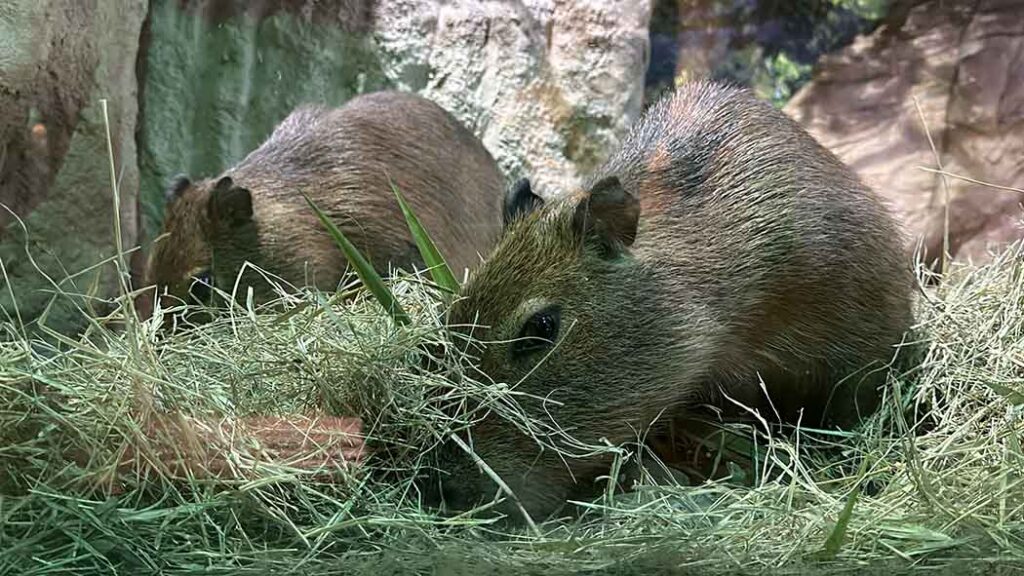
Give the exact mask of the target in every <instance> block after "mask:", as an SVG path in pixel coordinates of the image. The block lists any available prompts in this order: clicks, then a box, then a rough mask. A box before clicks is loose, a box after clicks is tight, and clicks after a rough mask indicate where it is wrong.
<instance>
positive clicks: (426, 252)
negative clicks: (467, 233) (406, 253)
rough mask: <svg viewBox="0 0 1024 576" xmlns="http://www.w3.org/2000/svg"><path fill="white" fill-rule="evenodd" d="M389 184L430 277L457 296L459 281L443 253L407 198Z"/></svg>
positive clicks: (390, 182) (393, 184)
mask: <svg viewBox="0 0 1024 576" xmlns="http://www.w3.org/2000/svg"><path fill="white" fill-rule="evenodd" d="M388 184H390V185H391V190H392V191H394V193H395V198H398V205H399V206H401V207H402V214H404V215H405V222H406V224H408V225H409V232H411V233H412V238H413V240H414V241H415V242H416V247H417V248H418V249H419V251H420V256H421V257H422V258H423V263H424V264H426V265H427V267H428V268H430V277H431V278H433V279H434V283H435V284H437V285H438V286H440V287H441V288H442V289H444V290H447V291H448V292H451V293H452V294H455V293H457V292H458V291H459V281H458V280H456V279H455V275H454V274H452V269H451V268H450V267H449V266H448V263H447V262H445V259H444V257H443V256H441V252H440V251H438V249H437V246H436V245H435V244H434V241H433V240H431V239H430V235H429V234H427V231H426V229H424V228H423V225H422V224H420V221H419V219H418V218H416V215H415V214H413V211H412V208H410V207H409V205H408V204H407V203H406V202H405V198H403V197H402V193H401V192H400V191H399V190H398V187H397V186H395V183H394V182H392V181H391V178H388Z"/></svg>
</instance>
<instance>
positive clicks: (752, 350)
mask: <svg viewBox="0 0 1024 576" xmlns="http://www.w3.org/2000/svg"><path fill="white" fill-rule="evenodd" d="M512 204H514V202H513V203H512ZM524 213H525V215H521V216H520V217H518V218H516V219H513V220H512V221H511V223H510V225H509V226H508V228H507V229H506V232H505V233H504V235H503V237H502V239H501V240H500V241H499V244H498V246H497V247H496V249H495V250H494V252H493V253H492V254H491V255H490V256H489V257H488V259H487V260H486V262H485V263H484V264H483V265H482V266H481V267H480V268H479V269H478V270H477V271H476V272H475V273H474V274H473V275H472V276H471V278H470V280H469V281H468V282H467V283H466V284H465V285H464V286H463V290H462V296H463V298H462V299H460V300H458V301H457V302H456V303H455V304H454V305H453V306H452V308H451V310H450V312H449V316H448V322H449V325H450V326H452V328H453V329H454V330H455V331H456V332H459V333H467V332H472V335H473V336H474V337H475V338H476V339H479V340H481V341H483V342H484V344H483V345H482V348H481V351H480V369H481V371H482V373H484V374H486V376H487V377H488V378H490V379H493V380H494V381H496V382H505V383H508V384H509V385H510V386H513V387H514V389H515V390H516V391H517V392H519V393H521V394H522V395H520V396H518V401H519V402H520V403H521V404H522V406H523V408H524V409H525V410H526V411H527V413H528V414H529V415H530V416H531V417H533V418H537V419H539V420H540V421H542V422H544V421H550V419H553V420H554V422H556V423H557V427H558V428H561V429H564V430H565V431H567V432H569V433H570V434H572V435H573V436H574V437H575V438H577V439H579V440H582V441H584V442H590V443H600V441H601V439H602V438H604V439H607V440H608V441H610V442H612V443H621V442H626V441H630V440H633V439H635V438H636V437H637V434H638V432H640V431H642V430H644V429H645V428H647V427H649V426H650V425H651V424H652V422H653V421H655V420H656V419H658V418H662V419H666V418H669V419H670V418H672V417H674V416H678V415H680V414H685V413H686V411H687V410H689V409H691V408H693V407H694V406H695V405H696V404H698V403H703V402H711V403H717V404H719V405H721V406H724V407H729V406H732V403H731V402H729V401H727V400H725V399H724V396H725V395H728V396H729V397H730V398H733V399H735V400H737V401H740V402H743V403H745V404H747V405H748V406H752V407H755V408H757V409H759V410H760V411H761V413H762V414H763V415H764V416H765V417H766V418H767V419H769V420H775V417H774V414H775V411H774V409H777V410H778V412H779V414H780V415H781V417H782V419H783V420H785V421H789V422H795V421H798V420H799V421H800V422H802V423H803V424H805V425H819V424H825V425H832V424H839V425H844V426H846V425H850V424H853V423H855V422H856V421H857V420H858V419H859V418H860V417H861V416H863V415H864V414H866V413H868V412H870V411H872V410H873V409H874V408H875V406H876V403H877V388H878V386H879V385H880V384H882V383H883V382H884V381H885V372H886V370H885V368H886V365H887V364H888V363H889V362H890V360H891V359H892V358H893V357H894V354H895V353H896V348H895V345H897V344H898V343H899V342H900V341H901V338H902V337H903V335H904V333H905V331H906V330H907V329H908V328H909V327H910V324H911V321H912V319H911V287H912V275H911V271H910V269H909V266H907V265H906V264H905V263H904V259H903V258H902V252H901V246H902V245H903V244H902V239H901V236H900V232H899V230H898V229H897V226H896V224H895V222H894V220H893V218H892V217H891V216H890V215H889V213H888V212H887V210H886V209H885V208H884V206H883V205H882V204H881V203H880V201H879V200H878V198H877V197H876V195H875V194H874V193H873V192H871V191H870V190H868V189H867V188H866V187H865V186H864V185H863V184H862V183H861V182H860V181H859V180H858V178H857V177H856V176H855V175H854V174H853V172H852V171H851V170H850V169H848V168H847V167H846V166H844V165H843V164H842V163H841V162H840V161H839V160H837V159H836V158H835V157H834V156H833V155H832V154H831V153H829V152H828V151H827V150H825V149H824V148H823V147H822V146H820V145H819V144H818V143H817V142H816V141H815V140H814V139H813V138H812V137H810V136H809V135H808V134H807V133H805V132H804V131H803V130H802V129H800V128H799V127H798V126H797V125H796V124H795V123H794V122H792V121H791V120H790V119H789V118H787V117H786V116H785V115H783V114H782V113H781V112H780V111H778V110H776V109H775V108H773V107H772V106H770V105H769V104H767V103H765V102H762V101H759V100H757V99H755V98H754V97H752V96H751V95H749V94H748V93H747V92H745V91H741V90H737V89H733V88H727V87H724V86H720V85H717V84H714V83H710V82H696V83H690V84H687V85H684V86H682V87H680V88H679V89H678V90H677V91H676V92H675V94H674V95H672V96H670V97H668V98H666V99H664V100H663V101H661V102H660V103H658V104H656V105H655V106H653V107H652V108H651V109H650V111H649V112H648V113H647V114H646V115H645V117H644V118H643V119H642V120H641V121H640V122H639V123H638V124H637V125H636V126H635V127H634V128H633V129H632V130H631V132H630V134H629V135H628V137H627V138H626V139H625V141H624V143H623V144H622V146H621V149H620V150H619V151H618V152H616V153H614V154H613V155H612V157H611V158H610V159H609V160H608V161H607V162H606V163H605V164H604V166H603V167H601V168H600V169H598V170H597V172H596V173H595V174H593V176H592V177H591V178H590V179H589V181H588V182H587V183H586V185H585V186H584V187H583V188H582V190H580V191H578V192H576V193H574V194H568V195H566V196H565V197H563V199H561V200H560V201H556V202H554V203H549V204H545V205H543V206H541V207H540V208H537V209H534V210H532V211H531V210H524ZM634 238H635V241H634ZM552 310H557V314H558V316H559V317H560V323H559V326H560V328H559V329H558V332H557V335H556V337H555V338H554V343H553V344H551V345H549V346H547V347H541V348H539V349H537V350H536V351H533V352H529V353H521V352H517V351H516V350H517V349H516V348H515V346H516V345H517V344H516V339H517V336H521V335H523V334H524V330H526V328H529V327H530V326H533V327H536V326H541V325H542V324H543V322H542V321H541V320H538V319H539V318H542V317H546V318H547V320H545V322H547V324H546V325H547V326H550V325H551V324H550V318H551V317H552V313H551V312H550V311H552ZM761 379H763V381H764V383H765V386H766V389H767V391H768V394H769V397H770V399H771V402H772V404H773V405H774V409H773V408H771V407H770V406H768V404H767V403H766V402H765V398H764V394H763V393H762V392H761V386H760V380H761ZM534 399H536V400H534ZM470 434H471V436H470V443H471V445H472V447H473V449H474V451H475V452H476V453H477V454H478V455H479V456H480V457H481V458H483V460H484V461H485V462H486V463H487V464H488V465H489V466H490V468H491V469H492V470H493V472H494V473H496V474H498V475H499V476H500V477H501V478H502V479H503V480H504V481H505V482H506V483H507V484H508V486H509V487H510V488H511V489H512V491H513V492H515V493H516V495H517V497H518V499H519V500H520V501H521V502H522V504H523V506H524V507H525V509H526V510H527V511H528V512H529V513H530V514H531V515H532V516H533V517H534V518H535V519H539V518H538V516H539V517H544V516H546V515H548V514H549V513H551V512H553V511H555V510H557V509H558V508H559V507H560V506H561V505H562V504H563V503H564V502H565V500H566V498H567V497H570V496H576V497H578V496H579V494H580V493H581V492H584V493H585V492H586V491H587V490H590V489H593V488H594V486H595V484H594V480H595V477H596V476H597V475H599V474H600V473H601V472H602V471H606V470H607V462H603V461H602V460H601V459H598V458H580V459H565V460H563V459H562V458H560V457H559V456H558V455H556V454H555V453H554V452H553V451H552V450H551V449H546V450H540V449H539V447H538V444H537V442H536V441H535V440H533V439H531V438H529V437H528V436H526V435H525V434H523V433H522V432H521V431H520V430H519V429H517V428H516V427H515V426H513V425H512V423H510V422H508V421H504V420H502V419H500V418H498V417H497V416H494V415H493V414H492V415H490V416H488V417H486V418H484V419H483V420H482V421H481V423H480V424H479V425H477V426H475V427H473V428H472V429H471V431H470ZM547 441H548V442H552V441H555V442H556V443H557V439H556V440H551V439H548V440H547ZM602 466H603V467H604V468H603V469H602ZM441 468H442V469H443V470H444V471H445V472H447V473H449V474H448V475H447V476H446V477H445V478H443V479H442V482H443V484H444V490H443V493H444V495H445V498H446V500H447V502H448V504H452V505H454V507H456V508H460V507H465V506H468V505H471V504H473V503H474V502H476V501H477V500H478V499H479V498H481V497H490V496H492V495H494V494H495V491H496V488H495V485H494V483H493V481H492V480H491V479H490V478H489V476H487V475H485V474H482V473H480V472H478V471H477V469H476V466H475V465H474V464H473V463H472V461H471V460H470V459H469V458H467V457H466V456H465V455H464V454H463V453H462V452H461V451H460V450H458V449H452V450H451V451H450V452H448V453H447V454H446V455H445V456H443V459H442V462H441ZM504 506H505V507H504V510H505V511H507V512H509V513H510V514H512V515H514V516H518V512H517V511H516V508H515V506H513V505H512V503H511V501H509V502H506V504H505V505H504Z"/></svg>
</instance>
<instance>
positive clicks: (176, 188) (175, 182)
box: [164, 174, 192, 203]
mask: <svg viewBox="0 0 1024 576" xmlns="http://www.w3.org/2000/svg"><path fill="white" fill-rule="evenodd" d="M191 185H192V180H190V179H189V177H188V176H186V175H185V174H177V175H175V176H174V177H173V178H171V179H170V180H168V181H167V188H165V189H164V201H165V202H167V203H170V202H174V201H175V200H177V199H178V198H179V197H181V195H182V193H184V192H185V190H188V188H189V186H191Z"/></svg>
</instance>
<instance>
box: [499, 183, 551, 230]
mask: <svg viewBox="0 0 1024 576" xmlns="http://www.w3.org/2000/svg"><path fill="white" fill-rule="evenodd" d="M543 205H544V199H543V198H541V197H540V196H537V195H536V194H534V193H533V187H532V186H531V185H530V179H529V178H520V179H519V180H517V181H516V183H515V184H513V185H512V186H511V187H510V188H509V189H508V191H507V192H505V207H504V210H503V211H502V220H503V221H504V225H505V227H506V228H507V227H508V225H509V224H511V223H512V221H513V220H515V219H516V218H521V217H523V216H526V215H527V214H529V213H530V212H533V211H534V210H536V209H538V208H540V207H541V206H543Z"/></svg>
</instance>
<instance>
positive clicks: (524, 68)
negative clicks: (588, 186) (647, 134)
mask: <svg viewBox="0 0 1024 576" xmlns="http://www.w3.org/2000/svg"><path fill="white" fill-rule="evenodd" d="M650 12H651V7H650V3H649V2H648V1H646V0H638V1H636V2H617V1H614V0H603V1H591V2H554V1H550V0H549V1H544V0H525V1H523V2H518V1H515V2H509V1H502V0H491V1H470V0H457V1H455V2H423V1H419V0H381V1H380V2H379V3H378V8H377V14H378V20H377V23H376V38H377V43H378V45H379V46H380V49H381V52H382V54H383V62H384V73H385V74H386V75H387V77H388V78H389V80H391V81H392V82H393V83H394V84H395V85H396V86H398V87H401V88H405V89H410V90H417V91H420V92H421V93H422V94H424V95H426V96H427V97H429V98H431V99H433V100H435V101H437V102H438V103H439V104H441V106H443V107H445V108H446V109H447V110H448V111H450V112H451V113H452V114H454V115H455V116H456V117H457V118H459V119H460V120H461V121H462V122H464V123H465V124H466V125H467V126H470V127H472V128H473V129H474V130H475V131H476V133H477V134H478V135H479V136H480V137H481V138H482V139H483V141H484V144H485V145H486V146H487V148H488V149H489V150H490V151H491V153H492V154H493V155H494V156H495V158H496V159H497V160H498V162H499V163H500V164H501V166H502V168H503V170H504V171H505V172H506V173H507V174H508V175H509V177H510V178H515V177H518V176H520V175H529V176H530V177H531V178H533V179H534V182H535V185H536V188H537V189H538V191H539V192H540V193H541V194H542V195H545V196H551V195H553V194H556V193H559V192H565V191H568V190H570V189H571V188H573V187H574V186H576V185H577V184H578V183H579V181H580V178H581V177H583V176H585V175H586V174H587V173H588V172H589V171H590V170H591V169H592V168H594V167H595V166H596V165H597V164H599V163H600V162H601V161H602V160H603V159H604V158H605V157H606V156H607V154H608V153H609V151H610V149H611V148H612V147H613V146H614V145H615V144H616V143H617V142H618V141H619V139H620V138H621V137H622V136H623V135H624V133H625V129H626V128H627V127H628V125H629V124H630V123H631V122H632V121H633V120H635V119H636V118H637V117H638V116H639V114H640V110H641V104H642V102H641V100H642V98H643V79H644V72H645V70H646V68H647V61H648V58H649V40H648V35H647V25H648V21H649V19H650Z"/></svg>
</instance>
